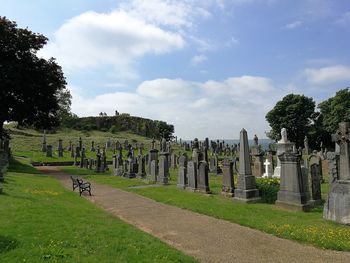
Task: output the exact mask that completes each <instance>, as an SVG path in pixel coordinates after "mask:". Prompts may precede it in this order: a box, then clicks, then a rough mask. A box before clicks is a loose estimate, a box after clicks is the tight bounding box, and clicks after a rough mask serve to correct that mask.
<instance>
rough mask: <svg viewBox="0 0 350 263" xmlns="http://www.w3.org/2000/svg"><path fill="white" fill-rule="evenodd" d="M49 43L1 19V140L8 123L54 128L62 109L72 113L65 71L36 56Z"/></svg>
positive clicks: (53, 63)
mask: <svg viewBox="0 0 350 263" xmlns="http://www.w3.org/2000/svg"><path fill="white" fill-rule="evenodd" d="M46 43H47V38H46V37H45V36H43V35H41V34H36V33H33V32H31V31H30V30H28V29H22V28H18V27H17V24H16V22H13V21H10V20H8V19H7V18H6V17H0V136H2V134H3V123H4V122H5V121H17V122H18V123H19V124H20V125H34V126H35V127H37V128H51V127H53V126H56V125H58V121H59V114H60V109H61V110H62V111H69V109H70V94H69V91H67V90H66V89H65V85H66V81H65V78H64V75H63V72H62V69H61V67H60V66H59V65H58V64H57V63H56V62H55V60H54V59H53V58H50V59H48V60H45V59H43V58H40V57H38V56H37V54H36V53H37V51H38V50H40V49H41V48H42V47H43V46H44V45H45V44H46ZM60 107H62V108H60Z"/></svg>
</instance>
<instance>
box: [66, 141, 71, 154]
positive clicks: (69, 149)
mask: <svg viewBox="0 0 350 263" xmlns="http://www.w3.org/2000/svg"><path fill="white" fill-rule="evenodd" d="M71 150H72V141H69V145H68V149H67V151H68V152H70V151H71Z"/></svg>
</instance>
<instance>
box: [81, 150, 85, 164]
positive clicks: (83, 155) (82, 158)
mask: <svg viewBox="0 0 350 263" xmlns="http://www.w3.org/2000/svg"><path fill="white" fill-rule="evenodd" d="M84 160H85V148H83V149H81V155H80V168H83V167H84Z"/></svg>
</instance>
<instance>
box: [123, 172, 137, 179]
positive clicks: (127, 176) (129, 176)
mask: <svg viewBox="0 0 350 263" xmlns="http://www.w3.org/2000/svg"><path fill="white" fill-rule="evenodd" d="M123 177H125V178H128V179H131V178H135V177H136V174H135V173H124V175H123Z"/></svg>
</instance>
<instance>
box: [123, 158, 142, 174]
mask: <svg viewBox="0 0 350 263" xmlns="http://www.w3.org/2000/svg"><path fill="white" fill-rule="evenodd" d="M137 168H138V167H137V162H136V158H135V157H132V156H130V157H129V158H128V160H127V161H126V162H125V164H124V175H123V176H124V177H125V178H129V179H131V178H135V177H136V173H137Z"/></svg>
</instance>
